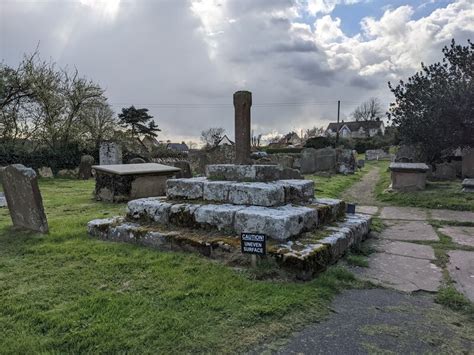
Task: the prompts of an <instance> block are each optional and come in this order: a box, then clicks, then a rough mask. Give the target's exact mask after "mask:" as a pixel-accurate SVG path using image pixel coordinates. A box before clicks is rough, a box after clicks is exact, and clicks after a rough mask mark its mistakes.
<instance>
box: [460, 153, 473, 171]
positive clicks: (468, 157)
mask: <svg viewBox="0 0 474 355" xmlns="http://www.w3.org/2000/svg"><path fill="white" fill-rule="evenodd" d="M462 177H463V178H474V148H466V149H464V151H463V154H462Z"/></svg>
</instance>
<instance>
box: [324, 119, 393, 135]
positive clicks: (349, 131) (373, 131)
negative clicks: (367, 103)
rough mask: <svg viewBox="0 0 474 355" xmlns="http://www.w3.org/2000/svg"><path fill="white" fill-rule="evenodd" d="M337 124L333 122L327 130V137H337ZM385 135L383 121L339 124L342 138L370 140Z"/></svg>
mask: <svg viewBox="0 0 474 355" xmlns="http://www.w3.org/2000/svg"><path fill="white" fill-rule="evenodd" d="M337 129H338V124H337V122H331V123H330V124H329V125H328V128H327V129H326V136H331V137H335V136H336V133H337ZM377 134H381V135H384V134H385V126H384V124H383V121H351V122H344V121H342V122H340V123H339V136H340V137H342V138H368V137H373V136H375V135H377Z"/></svg>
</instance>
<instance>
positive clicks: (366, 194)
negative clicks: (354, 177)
mask: <svg viewBox="0 0 474 355" xmlns="http://www.w3.org/2000/svg"><path fill="white" fill-rule="evenodd" d="M379 179H380V170H379V168H377V167H376V168H373V169H371V170H370V171H369V172H368V173H367V174H365V175H364V176H363V177H362V179H361V180H360V181H358V182H356V183H355V184H354V185H353V186H351V187H350V188H349V189H348V190H346V191H345V192H344V193H343V194H342V199H343V200H344V201H347V202H355V203H357V204H358V205H366V206H373V205H378V204H379V203H378V202H377V200H376V199H375V192H374V187H375V185H376V184H377V182H378V181H379Z"/></svg>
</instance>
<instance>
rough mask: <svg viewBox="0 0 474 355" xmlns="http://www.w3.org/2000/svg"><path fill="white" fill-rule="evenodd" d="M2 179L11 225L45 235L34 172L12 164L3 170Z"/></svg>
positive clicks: (39, 195)
mask: <svg viewBox="0 0 474 355" xmlns="http://www.w3.org/2000/svg"><path fill="white" fill-rule="evenodd" d="M3 178H4V181H3V188H4V190H5V197H6V200H7V204H8V209H9V211H10V216H11V218H12V221H13V225H14V226H15V227H20V228H25V229H30V230H33V231H36V232H41V233H47V232H48V221H47V219H46V215H45V213H44V208H43V199H42V198H41V192H40V190H39V187H38V179H37V177H36V173H35V171H34V170H33V169H31V168H27V167H25V166H23V165H21V164H14V165H10V166H8V167H7V168H6V169H5V171H4V173H3Z"/></svg>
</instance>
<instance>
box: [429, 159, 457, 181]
mask: <svg viewBox="0 0 474 355" xmlns="http://www.w3.org/2000/svg"><path fill="white" fill-rule="evenodd" d="M433 177H434V178H435V179H438V180H455V179H456V166H455V164H453V163H448V162H444V163H441V164H436V170H435V171H434V174H433Z"/></svg>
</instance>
